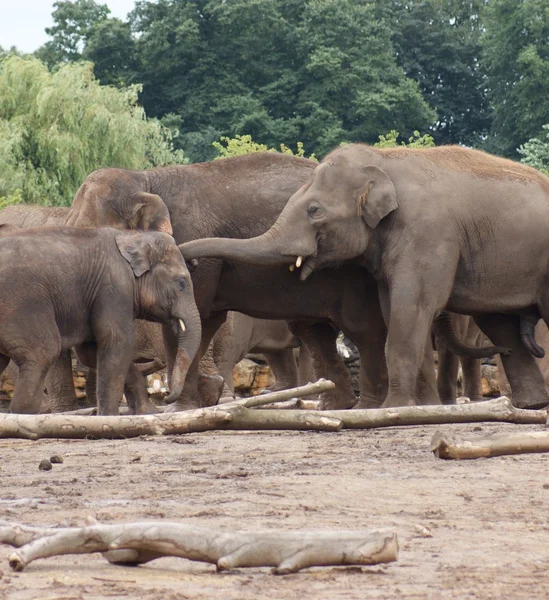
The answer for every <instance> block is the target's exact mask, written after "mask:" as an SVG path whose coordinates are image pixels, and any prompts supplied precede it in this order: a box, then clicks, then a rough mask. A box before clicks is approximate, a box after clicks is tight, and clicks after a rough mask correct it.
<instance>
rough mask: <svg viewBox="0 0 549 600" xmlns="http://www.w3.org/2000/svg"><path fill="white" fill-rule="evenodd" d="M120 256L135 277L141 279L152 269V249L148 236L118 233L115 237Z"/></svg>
mask: <svg viewBox="0 0 549 600" xmlns="http://www.w3.org/2000/svg"><path fill="white" fill-rule="evenodd" d="M115 239H116V245H117V246H118V250H119V251H120V254H121V255H122V256H123V257H124V258H125V259H126V261H127V262H128V263H129V264H130V266H131V268H132V270H133V273H134V275H135V276H136V277H141V275H143V274H144V273H146V272H147V271H150V269H151V267H152V263H153V261H152V255H153V248H152V247H151V244H150V243H149V240H148V236H145V235H140V234H135V233H134V234H132V233H119V234H117V235H116V236H115Z"/></svg>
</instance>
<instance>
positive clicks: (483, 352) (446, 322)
mask: <svg viewBox="0 0 549 600" xmlns="http://www.w3.org/2000/svg"><path fill="white" fill-rule="evenodd" d="M433 330H434V332H435V335H436V336H437V337H438V338H439V339H440V340H441V341H442V342H443V343H444V344H445V345H446V347H447V348H448V350H450V351H451V352H453V353H454V354H456V355H457V356H468V357H469V358H487V357H489V356H494V354H503V355H505V356H508V355H509V354H511V349H510V348H506V347H505V346H481V347H479V348H477V347H476V346H469V345H467V344H464V343H463V342H462V341H460V340H459V339H458V338H457V336H456V332H455V331H454V327H453V324H452V317H451V316H450V313H449V312H448V311H446V310H444V311H442V312H441V313H440V315H439V316H438V317H437V318H436V319H435V322H434V323H433Z"/></svg>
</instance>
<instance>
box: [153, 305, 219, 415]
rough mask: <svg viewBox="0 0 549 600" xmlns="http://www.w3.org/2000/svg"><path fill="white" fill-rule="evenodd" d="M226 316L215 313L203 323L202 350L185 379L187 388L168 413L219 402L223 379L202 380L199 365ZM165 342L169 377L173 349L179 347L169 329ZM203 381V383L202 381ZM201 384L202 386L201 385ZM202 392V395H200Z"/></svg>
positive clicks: (207, 376) (171, 405) (210, 378)
mask: <svg viewBox="0 0 549 600" xmlns="http://www.w3.org/2000/svg"><path fill="white" fill-rule="evenodd" d="M226 314H227V313H226V312H219V313H215V314H214V315H212V316H210V317H209V318H208V319H204V320H203V321H202V340H201V342H200V348H199V350H198V352H197V353H196V356H195V357H194V360H193V362H192V363H191V366H190V367H189V371H188V373H187V378H186V379H185V387H184V388H183V392H182V394H181V396H180V398H179V399H178V400H177V402H174V403H173V404H170V406H168V407H167V409H166V412H177V411H180V410H187V409H193V408H200V407H201V406H203V405H202V402H204V403H205V404H204V406H212V405H213V404H216V403H217V401H218V400H219V398H220V396H221V392H222V391H223V378H222V377H221V376H220V375H209V374H206V375H204V376H203V377H202V378H201V377H199V365H200V363H201V359H202V357H203V356H204V354H205V353H206V351H207V350H208V347H209V346H210V342H211V341H212V338H213V336H214V335H215V333H216V331H217V330H218V329H219V328H220V327H221V325H222V324H223V323H224V321H225V318H226ZM164 340H165V343H166V358H167V363H168V377H169V376H170V373H171V370H172V365H173V358H172V357H173V356H175V351H173V350H172V349H173V348H175V347H176V346H177V339H176V338H175V339H170V333H169V331H167V328H165V329H164ZM172 352H173V354H172ZM201 379H202V382H201V381H200V380H201ZM199 383H200V384H201V385H199ZM201 391H202V395H201V394H200V392H201Z"/></svg>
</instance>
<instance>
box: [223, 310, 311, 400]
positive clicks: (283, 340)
mask: <svg viewBox="0 0 549 600" xmlns="http://www.w3.org/2000/svg"><path fill="white" fill-rule="evenodd" d="M229 314H230V315H232V327H231V329H232V331H231V332H230V339H229V344H228V345H227V346H226V347H225V348H224V349H223V351H222V352H218V351H217V346H218V344H216V338H217V335H218V334H219V332H220V331H222V329H220V330H219V331H218V334H216V336H215V337H214V360H215V363H216V364H217V366H218V368H219V372H220V374H221V375H222V376H223V378H224V380H225V382H226V383H227V385H228V387H229V389H230V390H231V392H234V386H233V369H234V367H235V365H236V364H237V363H238V362H239V361H241V360H242V359H243V358H244V357H245V356H246V355H247V354H249V353H252V354H253V353H255V354H262V355H263V356H264V358H265V360H266V361H267V363H268V364H269V367H270V368H271V371H272V372H273V375H274V377H275V379H276V383H275V386H274V390H284V389H287V388H292V387H296V386H297V385H299V383H300V373H302V374H305V377H306V376H307V375H306V374H307V373H309V375H310V374H311V373H312V374H313V377H314V370H313V366H312V360H311V357H310V355H308V352H307V350H305V351H303V352H302V350H303V348H305V346H302V347H301V348H300V355H299V370H298V364H297V362H296V358H295V356H294V352H293V349H294V348H299V347H300V346H301V342H300V341H299V339H298V338H297V337H296V336H295V335H293V334H292V332H291V331H290V330H289V329H288V325H287V323H286V322H285V321H270V320H267V319H252V318H251V317H248V316H246V315H243V314H241V313H238V312H234V313H233V312H231V313H229ZM307 362H308V363H309V364H308V365H307ZM307 369H308V371H307ZM302 376H303V375H302ZM309 380H310V379H308V380H307V381H309ZM307 381H305V382H304V383H307Z"/></svg>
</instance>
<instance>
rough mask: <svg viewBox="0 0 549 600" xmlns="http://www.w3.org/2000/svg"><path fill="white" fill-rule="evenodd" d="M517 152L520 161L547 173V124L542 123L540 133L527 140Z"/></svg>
mask: <svg viewBox="0 0 549 600" xmlns="http://www.w3.org/2000/svg"><path fill="white" fill-rule="evenodd" d="M518 152H519V154H520V155H521V156H522V159H521V160H522V162H524V163H526V164H527V165H530V166H531V167H534V168H535V169H539V170H540V171H543V172H544V173H545V174H546V175H549V124H547V125H544V126H543V128H542V133H541V134H540V135H539V136H538V137H535V138H532V139H531V140H528V141H527V142H526V143H525V144H523V145H522V146H521V147H520V148H519V150H518Z"/></svg>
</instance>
